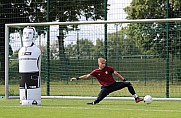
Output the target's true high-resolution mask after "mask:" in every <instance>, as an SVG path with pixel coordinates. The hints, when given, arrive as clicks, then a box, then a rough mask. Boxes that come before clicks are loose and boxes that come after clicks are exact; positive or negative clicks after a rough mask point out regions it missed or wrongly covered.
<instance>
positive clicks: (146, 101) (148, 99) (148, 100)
mask: <svg viewBox="0 0 181 118" xmlns="http://www.w3.org/2000/svg"><path fill="white" fill-rule="evenodd" d="M144 103H146V104H151V103H152V97H151V96H150V95H146V96H145V97H144Z"/></svg>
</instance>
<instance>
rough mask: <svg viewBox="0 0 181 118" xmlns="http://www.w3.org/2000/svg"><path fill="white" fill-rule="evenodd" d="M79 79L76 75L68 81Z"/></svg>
mask: <svg viewBox="0 0 181 118" xmlns="http://www.w3.org/2000/svg"><path fill="white" fill-rule="evenodd" d="M79 79H80V78H79V77H77V78H75V77H73V78H71V79H70V81H74V80H79Z"/></svg>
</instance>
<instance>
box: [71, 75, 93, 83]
mask: <svg viewBox="0 0 181 118" xmlns="http://www.w3.org/2000/svg"><path fill="white" fill-rule="evenodd" d="M89 77H91V75H90V74H87V75H82V76H80V77H77V78H75V77H73V78H71V79H70V81H74V80H79V79H87V78H89Z"/></svg>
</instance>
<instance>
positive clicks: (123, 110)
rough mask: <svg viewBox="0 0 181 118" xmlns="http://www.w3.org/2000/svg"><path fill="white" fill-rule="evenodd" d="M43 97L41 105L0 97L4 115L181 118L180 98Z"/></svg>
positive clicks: (20, 117)
mask: <svg viewBox="0 0 181 118" xmlns="http://www.w3.org/2000/svg"><path fill="white" fill-rule="evenodd" d="M90 101H92V100H79V99H77V100H75V99H42V105H41V106H21V105H20V104H19V100H17V99H16V100H15V99H10V100H4V99H1V100H0V114H1V118H139V117H142V118H144V117H145V118H179V117H180V116H181V101H153V102H152V103H151V104H145V103H143V102H141V103H135V102H134V101H132V100H127V101H125V100H103V101H102V102H101V103H99V104H98V105H87V104H86V103H87V102H90Z"/></svg>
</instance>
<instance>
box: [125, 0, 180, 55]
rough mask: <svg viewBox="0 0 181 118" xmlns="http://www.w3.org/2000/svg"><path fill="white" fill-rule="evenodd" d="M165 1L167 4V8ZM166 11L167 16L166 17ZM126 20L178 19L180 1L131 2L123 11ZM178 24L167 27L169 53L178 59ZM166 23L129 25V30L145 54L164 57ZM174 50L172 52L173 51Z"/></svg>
mask: <svg viewBox="0 0 181 118" xmlns="http://www.w3.org/2000/svg"><path fill="white" fill-rule="evenodd" d="M167 1H169V4H168V6H167ZM167 9H168V16H167ZM124 10H125V11H126V12H127V13H128V16H127V19H155V18H157V19H158V18H180V17H181V14H180V11H181V2H180V0H133V1H132V2H131V4H130V6H128V7H126V8H125V9H124ZM180 27H181V25H180V24H179V23H172V24H171V25H169V29H168V33H169V38H168V42H169V53H170V54H172V55H176V56H178V55H179V57H180V54H181V50H180V47H179V46H178V44H179V45H181V43H180V38H179V37H180V36H179V32H180V30H179V29H180ZM165 29H166V23H150V24H148V23H147V24H131V25H129V30H130V31H132V32H133V33H135V35H134V38H136V39H138V42H137V44H138V45H139V47H141V48H142V49H143V51H144V52H145V53H148V54H150V53H152V54H158V55H160V56H161V57H164V55H165V43H166V30H165ZM173 49H174V50H173Z"/></svg>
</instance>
